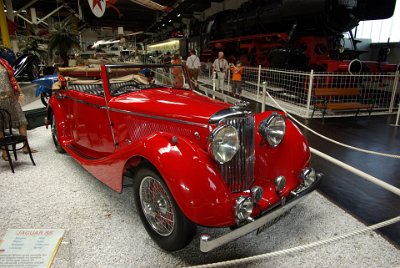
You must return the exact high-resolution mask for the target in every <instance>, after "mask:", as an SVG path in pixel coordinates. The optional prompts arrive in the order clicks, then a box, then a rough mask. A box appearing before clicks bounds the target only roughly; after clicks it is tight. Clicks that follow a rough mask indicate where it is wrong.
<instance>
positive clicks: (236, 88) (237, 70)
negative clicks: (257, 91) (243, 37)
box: [231, 60, 243, 97]
mask: <svg viewBox="0 0 400 268" xmlns="http://www.w3.org/2000/svg"><path fill="white" fill-rule="evenodd" d="M231 72H232V92H233V94H234V95H235V97H240V95H241V94H242V73H243V67H242V63H241V62H240V61H239V60H238V61H237V62H236V65H234V64H231Z"/></svg>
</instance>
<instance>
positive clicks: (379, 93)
mask: <svg viewBox="0 0 400 268" xmlns="http://www.w3.org/2000/svg"><path fill="white" fill-rule="evenodd" d="M212 77H213V75H212V68H211V63H203V64H202V68H201V74H200V77H199V81H200V82H201V84H202V85H203V87H201V88H202V89H203V90H204V88H205V87H208V88H209V89H211V87H212ZM242 80H243V82H242V96H243V97H245V98H248V99H250V100H253V101H256V102H260V103H262V102H263V98H262V85H263V83H264V82H265V83H266V90H267V91H268V92H269V93H270V94H271V95H272V96H273V97H274V99H276V100H277V101H278V103H279V104H280V105H281V106H282V107H283V108H285V109H286V110H287V111H289V112H290V113H294V114H297V115H299V116H302V117H305V118H309V117H311V115H312V112H313V109H314V104H315V103H321V102H324V103H362V104H370V105H372V107H373V108H372V113H371V114H372V115H377V114H388V113H393V112H395V110H397V109H398V105H399V100H400V97H399V96H400V92H399V72H397V73H379V74H371V73H359V74H349V73H322V72H313V71H311V72H299V71H289V70H277V69H266V68H261V66H260V67H258V68H256V67H244V70H243V75H242ZM230 85H231V75H230V73H229V74H228V76H227V79H226V81H225V87H224V92H225V93H227V94H230V93H231V88H230ZM315 89H330V90H333V91H335V90H336V91H337V90H339V91H340V90H343V91H345V90H346V89H353V91H354V89H357V90H356V92H359V94H354V95H351V96H325V97H323V98H322V97H321V96H316V95H315ZM224 92H223V93H224ZM266 104H267V105H270V106H274V103H272V102H271V101H270V100H269V99H268V98H267V100H266ZM327 112H328V114H327V115H326V116H327V117H329V116H346V115H352V116H354V114H355V112H354V110H353V111H351V110H350V111H349V110H335V111H334V112H332V111H330V110H329V109H328V111H327ZM368 113H369V111H368V110H367V109H365V110H361V111H360V114H368ZM321 116H322V112H321V111H319V110H317V111H316V112H315V115H314V117H321Z"/></svg>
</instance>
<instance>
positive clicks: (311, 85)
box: [306, 70, 314, 118]
mask: <svg viewBox="0 0 400 268" xmlns="http://www.w3.org/2000/svg"><path fill="white" fill-rule="evenodd" d="M313 81H314V70H311V72H310V78H309V84H308V92H307V107H306V118H309V116H310V106H311V94H312V88H313Z"/></svg>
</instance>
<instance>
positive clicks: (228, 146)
mask: <svg viewBox="0 0 400 268" xmlns="http://www.w3.org/2000/svg"><path fill="white" fill-rule="evenodd" d="M208 150H209V152H210V154H211V155H212V156H213V157H214V159H215V160H216V161H217V162H218V163H220V164H224V163H226V162H228V161H230V160H231V159H232V158H233V157H234V156H235V154H236V153H237V151H238V150H239V134H238V132H237V130H236V128H234V127H232V126H220V127H217V128H216V129H215V130H214V131H213V132H212V133H211V136H210V141H209V146H208Z"/></svg>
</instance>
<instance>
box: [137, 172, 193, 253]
mask: <svg viewBox="0 0 400 268" xmlns="http://www.w3.org/2000/svg"><path fill="white" fill-rule="evenodd" d="M133 188H134V198H135V205H136V209H137V210H138V213H139V216H140V219H141V221H142V223H143V226H144V228H145V229H146V231H147V233H148V234H149V235H150V237H151V238H152V239H153V241H154V242H155V243H157V245H158V246H159V247H160V248H162V249H164V250H168V251H174V250H178V249H181V248H184V247H185V246H186V245H187V244H188V243H190V241H192V238H193V236H194V234H195V233H196V225H195V224H194V223H193V222H191V221H190V220H189V219H188V218H186V216H185V214H183V212H182V210H181V209H180V208H179V206H178V205H177V203H176V201H175V199H174V196H173V195H172V194H171V192H170V190H169V188H168V186H167V184H166V183H165V181H164V179H163V178H162V177H161V176H160V174H159V173H158V172H157V171H156V170H155V169H154V168H153V167H150V166H148V165H143V166H142V167H140V168H139V169H138V170H137V171H136V172H135V176H134V182H133Z"/></svg>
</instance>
